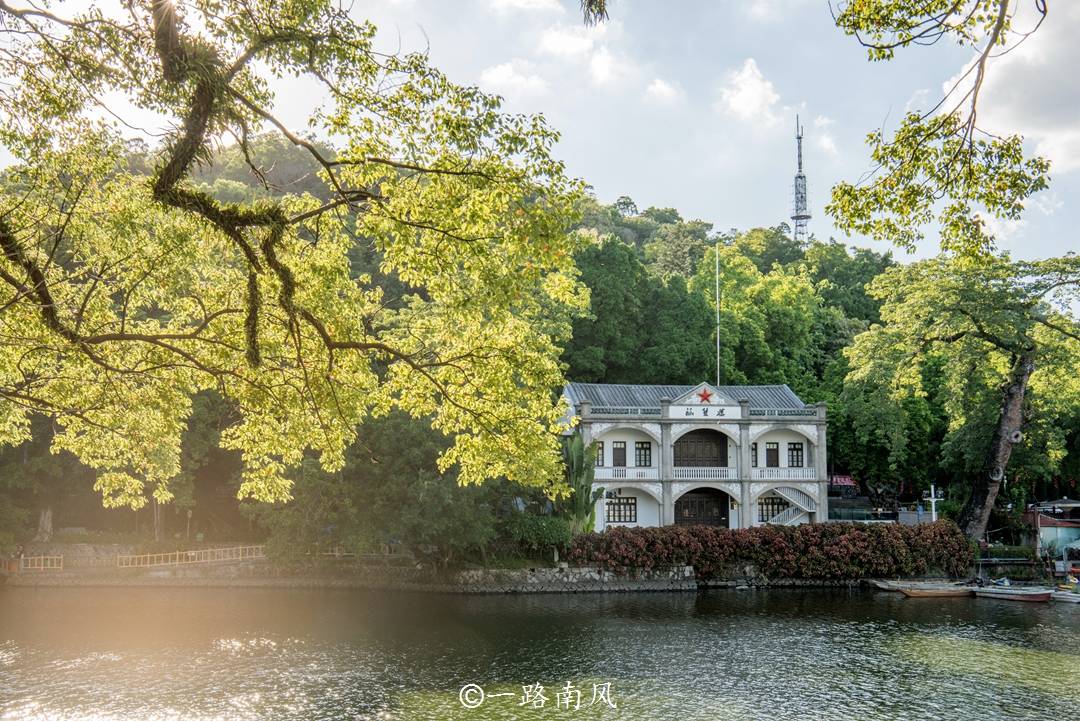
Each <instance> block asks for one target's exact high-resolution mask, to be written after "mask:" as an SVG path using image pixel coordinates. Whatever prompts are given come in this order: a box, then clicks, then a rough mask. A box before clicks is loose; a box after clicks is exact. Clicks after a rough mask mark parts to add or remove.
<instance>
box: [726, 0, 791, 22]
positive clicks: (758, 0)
mask: <svg viewBox="0 0 1080 721" xmlns="http://www.w3.org/2000/svg"><path fill="white" fill-rule="evenodd" d="M806 4H807V0H752V2H748V3H743V5H742V7H743V13H745V15H746V17H748V18H750V19H751V20H753V21H754V22H759V23H772V22H776V21H777V20H782V19H783V18H784V17H785V16H786V15H789V14H790V13H791V12H792V11H794V10H796V9H797V8H798V6H800V5H806Z"/></svg>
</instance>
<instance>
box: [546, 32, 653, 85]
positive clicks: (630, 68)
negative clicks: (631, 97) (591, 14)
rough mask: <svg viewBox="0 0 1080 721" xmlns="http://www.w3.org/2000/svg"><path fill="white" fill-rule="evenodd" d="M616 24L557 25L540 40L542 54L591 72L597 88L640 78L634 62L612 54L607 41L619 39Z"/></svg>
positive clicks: (590, 75)
mask: <svg viewBox="0 0 1080 721" xmlns="http://www.w3.org/2000/svg"><path fill="white" fill-rule="evenodd" d="M618 31H619V26H618V24H617V23H604V24H603V25H597V26H591V27H590V26H584V25H555V26H553V27H550V28H548V29H547V30H545V31H544V32H543V33H542V34H541V36H540V43H539V52H541V53H543V54H546V55H550V56H553V57H555V58H556V59H558V60H561V61H564V62H571V63H574V65H575V66H577V67H580V66H582V65H584V66H586V67H588V69H589V79H590V80H591V81H592V82H593V84H594V85H613V84H616V83H619V82H623V81H625V80H629V79H631V78H633V77H634V76H636V75H638V73H639V69H638V67H637V64H636V63H634V61H633V60H632V59H630V58H629V57H627V56H626V55H625V54H623V53H619V52H616V51H613V50H612V49H611V47H612V46H611V44H610V43H609V42H608V41H613V40H616V39H617V35H618Z"/></svg>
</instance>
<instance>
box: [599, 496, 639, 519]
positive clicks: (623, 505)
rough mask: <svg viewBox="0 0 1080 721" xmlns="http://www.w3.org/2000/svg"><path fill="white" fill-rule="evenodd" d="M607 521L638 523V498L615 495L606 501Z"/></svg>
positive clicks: (605, 513) (605, 515)
mask: <svg viewBox="0 0 1080 721" xmlns="http://www.w3.org/2000/svg"><path fill="white" fill-rule="evenodd" d="M604 522H605V523H637V498H636V497H634V496H615V497H614V498H609V499H607V501H606V502H605V503H604Z"/></svg>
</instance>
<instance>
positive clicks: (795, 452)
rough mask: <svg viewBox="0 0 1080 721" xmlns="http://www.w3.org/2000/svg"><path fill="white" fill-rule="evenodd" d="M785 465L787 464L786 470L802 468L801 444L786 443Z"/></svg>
mask: <svg viewBox="0 0 1080 721" xmlns="http://www.w3.org/2000/svg"><path fill="white" fill-rule="evenodd" d="M787 464H788V468H802V466H803V444H802V443H788V444H787Z"/></svg>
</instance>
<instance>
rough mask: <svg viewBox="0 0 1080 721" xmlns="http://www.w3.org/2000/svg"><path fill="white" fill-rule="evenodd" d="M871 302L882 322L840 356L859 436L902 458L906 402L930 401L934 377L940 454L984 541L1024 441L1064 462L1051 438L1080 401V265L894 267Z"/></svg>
mask: <svg viewBox="0 0 1080 721" xmlns="http://www.w3.org/2000/svg"><path fill="white" fill-rule="evenodd" d="M871 293H872V295H874V296H875V297H877V298H879V299H881V300H882V301H883V303H884V305H883V306H882V309H881V316H882V321H883V323H882V324H881V325H874V326H873V327H871V328H870V330H868V331H867V332H865V333H862V334H860V335H859V336H857V337H856V338H855V341H854V343H853V344H852V346H851V347H850V348H848V349H847V350H846V351H845V353H846V355H847V357H848V359H849V360H850V362H851V372H850V374H849V376H848V382H849V388H848V393H849V396H854V398H852V402H851V404H850V409H851V412H852V414H853V416H854V418H855V426H856V429H857V430H858V431H859V432H860V433H861V434H862V436H863V437H864V438H866V437H867V436H868V434H869V433H871V432H875V431H876V432H878V433H880V434H881V435H882V437H884V438H886V439H887V443H888V445H889V447H890V448H891V449H892V451H893V452H894V453H895V454H897V455H898V456H899V457H903V456H904V450H905V448H904V447H905V445H906V444H907V442H908V440H909V438H910V437H911V430H912V424H911V422H910V418H909V416H910V414H911V411H912V405H911V404H910V402H909V399H912V398H920V397H925V396H927V395H928V387H927V386H928V381H929V379H930V378H934V379H935V380H934V381H933V382H934V384H935V385H936V386H937V388H936V392H935V395H936V397H937V401H938V402H939V403H940V404H941V408H942V412H943V414H944V416H945V419H946V421H947V433H946V435H945V437H944V440H943V445H944V449H943V452H944V454H945V455H946V457H951V458H950V465H951V466H952V467H953V468H955V469H957V470H958V472H959V474H960V475H961V476H962V477H963V478H965V479H966V480H967V482H968V484H969V485H970V487H971V489H972V490H971V493H970V494H969V497H968V501H967V505H966V507H965V510H964V515H963V517H962V521H963V526H964V528H965V531H966V532H967V533H968V535H969V536H971V537H973V538H978V537H981V536H982V534H983V533H984V531H985V530H986V523H987V520H988V518H989V513H990V510H991V508H992V507H993V504H994V499H995V498H996V496H997V493H998V491H999V489H1000V487H1001V484H1002V482H1003V480H1004V479H1005V478H1006V472H1007V469H1008V467H1009V460H1010V457H1011V455H1012V450H1013V446H1015V445H1018V444H1020V443H1021V442H1022V441H1024V436H1025V431H1027V430H1028V429H1031V430H1032V431H1033V435H1034V436H1035V438H1034V439H1028V442H1027V445H1029V446H1035V447H1039V446H1041V447H1042V448H1043V449H1044V452H1045V453H1046V457H1047V459H1048V460H1050V461H1051V466H1053V465H1056V464H1055V463H1054V459H1056V460H1057V461H1058V462H1059V461H1060V460H1061V459H1062V457H1063V456H1064V453H1062V451H1063V450H1064V449H1063V441H1064V438H1063V436H1062V434H1061V432H1060V430H1056V429H1055V427H1056V425H1057V421H1060V420H1063V419H1065V418H1068V417H1072V416H1074V415H1075V413H1076V411H1077V399H1080V384H1078V383H1077V380H1076V378H1075V373H1074V369H1075V367H1076V360H1077V358H1080V324H1078V323H1077V322H1076V321H1075V319H1074V318H1072V317H1071V316H1070V315H1068V313H1067V309H1068V307H1069V306H1070V304H1073V303H1076V302H1077V301H1078V300H1080V259H1077V258H1075V257H1068V258H1064V259H1052V260H1048V261H1036V262H1014V261H1010V260H1008V259H1007V258H1002V257H992V258H988V259H980V260H970V259H966V258H946V257H942V258H936V259H933V260H928V261H922V262H919V263H913V264H911V265H907V266H895V267H893V268H891V269H890V270H888V271H886V272H885V273H883V274H882V275H880V276H878V277H877V278H876V279H875V280H874V281H873V282H872V283H871ZM1031 419H1035V422H1034V423H1029V420H1031ZM1032 440H1034V442H1032ZM1055 447H1056V452H1055Z"/></svg>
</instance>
